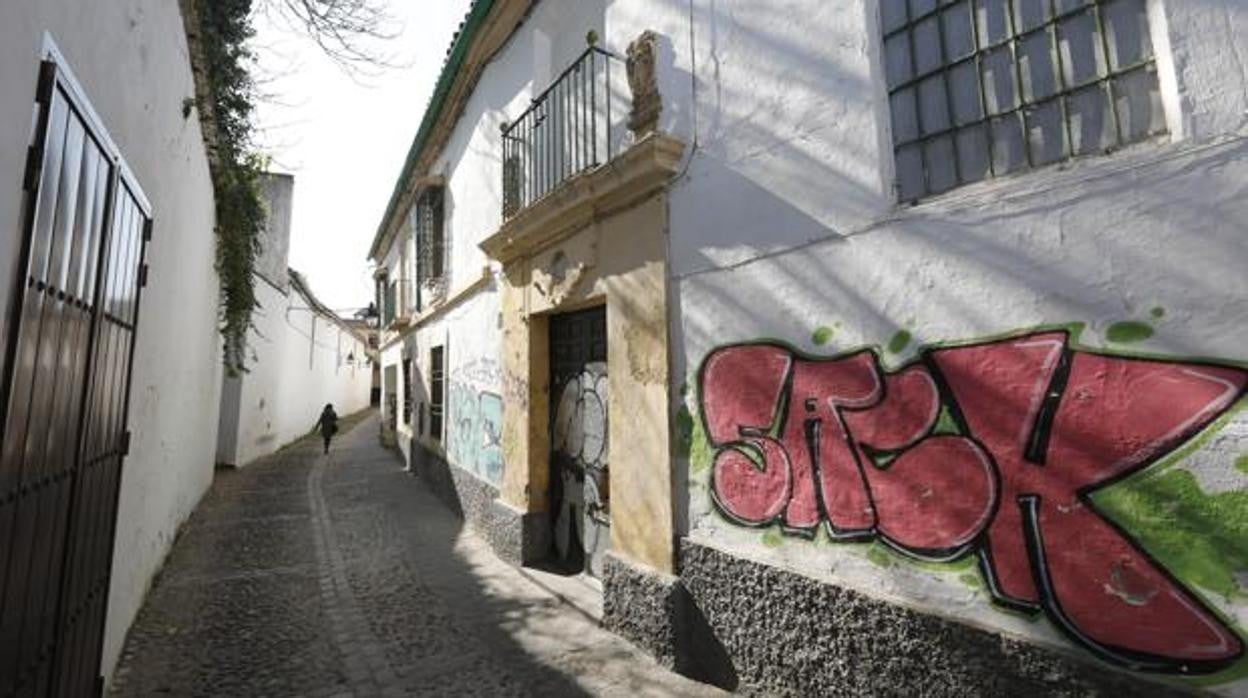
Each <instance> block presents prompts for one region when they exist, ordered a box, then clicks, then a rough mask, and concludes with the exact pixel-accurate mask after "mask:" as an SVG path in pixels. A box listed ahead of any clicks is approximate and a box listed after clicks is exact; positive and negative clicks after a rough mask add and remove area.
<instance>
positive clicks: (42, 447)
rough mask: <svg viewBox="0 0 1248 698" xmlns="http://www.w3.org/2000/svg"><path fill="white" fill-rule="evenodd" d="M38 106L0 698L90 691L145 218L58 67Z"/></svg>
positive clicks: (5, 470) (7, 427) (46, 73)
mask: <svg viewBox="0 0 1248 698" xmlns="http://www.w3.org/2000/svg"><path fill="white" fill-rule="evenodd" d="M56 58H59V57H56ZM37 101H38V108H39V119H38V125H37V132H36V137H35V143H34V144H33V145H32V148H31V150H30V157H29V161H28V164H27V177H26V182H25V188H26V194H27V196H26V208H25V211H24V217H23V222H24V226H25V227H24V230H23V248H22V259H23V261H24V264H23V266H22V267H21V276H19V278H18V280H17V283H18V288H17V292H16V294H15V301H14V307H13V308H12V309H11V315H10V317H11V318H12V320H13V325H12V326H13V328H14V331H13V332H12V333H11V335H10V337H9V343H8V346H7V347H5V348H4V349H5V357H4V374H3V382H2V383H0V391H3V392H2V393H0V423H2V424H3V425H4V438H3V444H2V445H0V696H6V697H7V696H49V695H61V696H75V697H76V696H86V695H92V694H95V693H98V692H99V690H100V684H99V681H98V676H99V666H100V653H101V646H102V642H103V631H104V620H105V611H106V608H107V603H108V584H109V579H110V576H111V567H112V550H113V536H114V533H115V531H114V526H115V524H116V513H117V494H118V486H119V484H120V478H121V465H122V461H123V459H124V458H125V455H126V453H127V450H128V448H129V432H127V430H126V407H127V402H128V400H127V398H128V393H129V386H130V367H131V363H132V355H133V347H134V336H135V329H136V321H137V311H138V303H139V288H140V286H141V285H142V284H143V281H144V279H145V277H146V267H145V265H144V264H143V256H144V250H145V247H146V244H145V243H146V240H147V239H148V238H149V237H150V233H151V227H150V224H151V217H150V207H149V206H148V204H147V201H146V199H145V198H144V197H143V194H142V193H141V192H140V191H139V189H138V187H137V186H136V185H135V183H134V180H133V178H132V177H131V176H130V175H129V173H128V171H126V168H125V165H124V164H123V163H122V162H121V160H120V158H119V156H118V155H117V151H116V148H115V147H114V146H113V145H112V143H111V141H109V140H108V136H107V135H106V133H105V132H104V130H103V128H102V127H101V126H100V125H99V122H98V119H97V118H96V117H95V115H94V112H92V111H91V109H90V107H89V105H88V104H87V102H86V100H85V98H84V97H83V96H82V92H81V90H80V89H79V88H78V87H77V86H76V84H75V83H74V82H73V80H72V78H71V77H70V76H69V75H68V73H67V72H66V71H64V69H63V68H59V69H58V61H57V60H49V61H48V62H45V63H44V64H43V67H42V70H41V73H40V82H39V93H38V97H37Z"/></svg>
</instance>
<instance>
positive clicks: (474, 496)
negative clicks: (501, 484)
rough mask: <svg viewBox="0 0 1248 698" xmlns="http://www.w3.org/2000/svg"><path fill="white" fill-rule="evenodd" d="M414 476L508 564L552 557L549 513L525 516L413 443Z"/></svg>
mask: <svg viewBox="0 0 1248 698" xmlns="http://www.w3.org/2000/svg"><path fill="white" fill-rule="evenodd" d="M411 454H412V464H411V465H412V473H414V474H415V475H416V476H417V477H419V478H420V479H421V480H424V481H425V483H426V484H427V485H428V486H429V488H430V489H431V490H433V492H434V494H436V495H437V496H438V498H439V499H441V500H442V501H443V503H445V504H446V505H447V506H448V507H450V509H451V511H453V512H455V515H456V516H459V517H460V518H461V519H463V520H464V521H465V522H467V523H468V524H470V525H471V526H472V527H473V528H475V529H477V530H478V531H479V532H481V534H482V535H483V536H484V537H485V539H486V540H487V541H489V543H490V546H491V547H492V548H493V549H494V552H495V554H497V555H498V556H499V557H500V558H502V559H503V560H504V561H506V562H508V563H510V564H513V565H517V566H519V565H527V564H531V563H534V562H537V561H539V560H543V559H545V558H546V557H547V556H548V551H549V550H550V523H549V521H548V520H547V519H548V517H547V515H546V514H545V513H525V512H522V511H520V510H518V509H515V508H513V507H511V506H509V505H507V504H506V503H505V502H503V501H501V500H500V499H499V498H498V488H496V487H494V486H492V485H490V484H489V483H487V482H484V481H483V480H480V479H478V478H476V477H474V476H472V475H469V474H468V473H466V472H464V471H462V470H460V469H459V468H456V467H454V466H452V465H451V464H449V463H447V462H446V459H444V458H442V456H440V455H438V454H437V453H435V452H433V451H431V450H429V449H428V448H426V447H425V446H423V445H421V444H420V443H419V442H418V441H416V440H413V441H412V448H411Z"/></svg>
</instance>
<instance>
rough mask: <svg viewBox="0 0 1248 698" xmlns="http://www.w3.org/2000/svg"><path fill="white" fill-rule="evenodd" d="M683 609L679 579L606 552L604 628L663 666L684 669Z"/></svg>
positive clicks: (682, 593) (603, 583) (603, 578)
mask: <svg viewBox="0 0 1248 698" xmlns="http://www.w3.org/2000/svg"><path fill="white" fill-rule="evenodd" d="M684 608H685V597H684V589H683V587H681V585H680V579H678V578H677V577H672V576H669V575H662V574H659V573H657V572H654V571H652V570H649V569H646V568H643V567H641V566H639V565H636V564H634V563H632V562H630V561H628V560H625V559H623V558H621V557H619V556H617V555H615V554H614V553H610V552H609V553H607V556H606V564H605V565H604V566H603V575H602V625H603V627H605V628H607V629H608V630H610V631H611V632H614V633H616V634H617V635H620V636H621V637H623V638H624V639H626V640H628V641H629V642H632V643H633V644H634V645H637V646H638V647H640V648H642V649H644V650H645V651H647V652H649V653H650V654H651V655H653V656H654V658H655V659H657V660H659V663H661V664H663V665H664V666H666V667H668V668H671V669H682V670H683V669H686V664H685V662H684V659H685V658H684V657H683V656H682V655H681V650H682V648H683V646H684V645H685V644H687V643H685V642H683V641H682V638H681V637H680V632H681V631H682V629H683V625H682V622H681V619H682V616H683V615H684ZM684 673H689V672H687V671H686V672H684Z"/></svg>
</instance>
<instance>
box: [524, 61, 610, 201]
mask: <svg viewBox="0 0 1248 698" xmlns="http://www.w3.org/2000/svg"><path fill="white" fill-rule="evenodd" d="M621 66H622V62H621V61H620V60H619V58H617V57H616V56H615V55H614V54H612V53H610V52H608V51H604V50H603V49H600V48H598V47H597V46H593V45H591V46H590V47H589V48H587V49H585V52H584V53H582V54H581V55H580V57H579V58H577V59H576V61H574V62H573V63H572V65H570V66H568V68H567V69H566V70H564V71H563V73H562V74H561V75H559V77H558V78H556V79H555V81H554V82H552V83H551V84H550V86H549V87H547V88H546V89H545V90H543V91H542V92H541V93H540V94H538V95H537V96H536V97H535V98H534V99H533V102H532V105H531V106H530V107H529V108H528V109H527V110H526V111H525V112H524V113H523V114H521V115H520V116H519V117H517V118H516V119H515V120H514V121H512V122H511V123H509V124H503V218H504V219H507V218H510V217H512V216H514V215H515V214H516V213H518V212H519V211H520V210H521V209H523V208H525V207H527V206H529V205H530V204H532V203H533V202H535V201H537V200H538V199H541V198H542V197H543V196H545V195H547V194H549V193H550V192H551V191H552V190H553V189H555V188H556V187H558V186H559V185H560V184H562V183H563V182H564V181H566V180H567V179H569V178H571V177H572V176H573V175H576V174H578V173H580V172H584V171H585V170H588V169H591V168H593V167H596V166H598V165H599V164H601V163H603V162H605V161H606V160H609V159H610V156H611V153H610V150H611V148H612V147H613V146H612V144H613V143H614V141H613V140H612V133H611V123H612V121H611V98H612V92H611V73H612V72H613V70H616V69H619V68H620V67H621ZM618 81H619V78H617V82H618Z"/></svg>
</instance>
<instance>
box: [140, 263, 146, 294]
mask: <svg viewBox="0 0 1248 698" xmlns="http://www.w3.org/2000/svg"><path fill="white" fill-rule="evenodd" d="M139 288H147V262H144V263H142V264H140V265H139Z"/></svg>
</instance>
